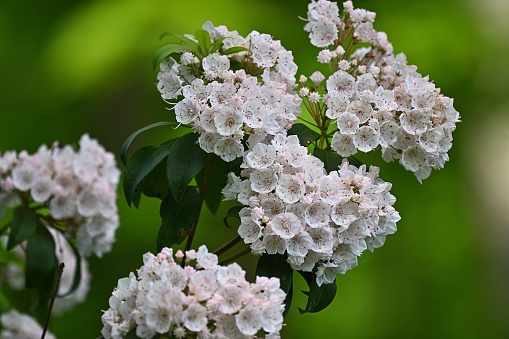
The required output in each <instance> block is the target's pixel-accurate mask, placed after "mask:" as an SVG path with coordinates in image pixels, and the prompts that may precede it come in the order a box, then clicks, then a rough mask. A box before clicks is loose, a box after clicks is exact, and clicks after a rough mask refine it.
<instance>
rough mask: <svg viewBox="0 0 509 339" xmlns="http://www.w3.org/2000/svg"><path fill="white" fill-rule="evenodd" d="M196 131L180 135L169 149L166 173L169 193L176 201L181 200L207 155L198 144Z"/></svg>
mask: <svg viewBox="0 0 509 339" xmlns="http://www.w3.org/2000/svg"><path fill="white" fill-rule="evenodd" d="M198 137H199V134H198V133H188V134H185V135H183V136H181V137H180V138H179V139H178V140H177V141H175V143H174V144H173V147H172V148H171V150H170V153H169V155H168V163H167V165H166V174H167V176H168V183H169V184H170V188H171V193H172V194H173V197H174V198H175V200H176V201H181V200H182V196H183V195H184V192H185V191H186V188H187V185H189V183H190V182H191V180H193V178H194V177H195V176H196V175H197V174H198V173H200V171H201V170H202V168H203V167H204V166H205V163H206V162H207V159H208V158H209V155H208V154H207V153H206V152H205V151H204V150H202V149H201V147H200V145H199V144H198Z"/></svg>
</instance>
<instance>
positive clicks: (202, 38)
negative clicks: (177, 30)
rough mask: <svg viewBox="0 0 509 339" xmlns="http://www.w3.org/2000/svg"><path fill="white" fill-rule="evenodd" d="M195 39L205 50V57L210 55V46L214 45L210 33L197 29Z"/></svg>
mask: <svg viewBox="0 0 509 339" xmlns="http://www.w3.org/2000/svg"><path fill="white" fill-rule="evenodd" d="M194 37H195V38H196V40H198V42H199V43H200V47H201V49H202V50H203V52H204V54H205V56H207V55H209V51H210V45H211V43H212V42H211V41H210V34H209V32H208V31H207V30H205V29H197V30H196V33H195V34H194Z"/></svg>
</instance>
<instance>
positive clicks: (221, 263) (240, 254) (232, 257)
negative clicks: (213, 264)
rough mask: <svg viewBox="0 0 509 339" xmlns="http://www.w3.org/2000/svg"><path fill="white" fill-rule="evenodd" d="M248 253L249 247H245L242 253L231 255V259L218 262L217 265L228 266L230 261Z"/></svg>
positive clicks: (249, 251)
mask: <svg viewBox="0 0 509 339" xmlns="http://www.w3.org/2000/svg"><path fill="white" fill-rule="evenodd" d="M248 253H251V248H250V247H246V248H245V249H243V250H242V251H240V252H238V253H236V254H234V255H232V256H231V257H228V258H225V259H223V260H219V263H218V264H219V265H226V264H229V263H231V262H232V261H234V260H236V259H238V258H240V257H242V256H244V255H246V254H248Z"/></svg>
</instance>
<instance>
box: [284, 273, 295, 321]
mask: <svg viewBox="0 0 509 339" xmlns="http://www.w3.org/2000/svg"><path fill="white" fill-rule="evenodd" d="M292 299H293V281H292V283H291V284H290V289H289V290H288V293H287V294H286V298H285V301H284V303H285V310H284V312H283V318H284V317H286V315H287V314H288V311H290V305H291V304H292Z"/></svg>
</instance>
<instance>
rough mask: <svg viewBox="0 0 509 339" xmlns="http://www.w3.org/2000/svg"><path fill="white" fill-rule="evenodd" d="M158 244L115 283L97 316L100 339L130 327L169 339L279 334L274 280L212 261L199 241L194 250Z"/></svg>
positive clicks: (279, 306) (213, 257)
mask: <svg viewBox="0 0 509 339" xmlns="http://www.w3.org/2000/svg"><path fill="white" fill-rule="evenodd" d="M183 257H184V255H183V253H182V252H181V251H178V252H177V253H176V254H175V259H176V260H175V259H174V257H173V250H172V249H170V248H164V249H163V250H162V251H161V252H160V253H159V254H157V256H155V255H153V254H151V253H147V254H145V255H144V256H143V262H144V265H143V266H142V267H141V268H140V269H139V270H138V276H137V277H136V275H135V274H134V273H131V274H130V275H129V277H128V278H122V279H120V280H119V281H118V286H117V288H116V289H115V291H114V292H113V295H112V296H111V297H110V300H109V304H110V308H109V309H108V310H107V311H106V312H105V313H104V314H103V316H102V322H103V324H104V327H103V330H102V334H103V336H104V337H105V338H115V339H116V338H123V337H124V336H126V335H127V333H129V332H130V331H131V330H133V331H135V332H136V335H137V336H138V337H139V338H152V337H153V336H154V335H155V334H156V333H159V334H169V335H170V336H173V337H175V338H196V337H198V338H225V339H226V338H252V336H254V335H256V334H257V333H258V332H260V331H261V330H263V331H264V332H266V333H267V334H266V338H273V339H275V338H279V331H280V330H281V327H282V323H283V310H284V305H283V301H284V299H285V297H286V294H285V293H284V292H283V291H282V290H281V289H280V288H279V286H280V285H279V279H277V278H270V279H269V278H266V277H257V278H256V283H254V284H253V283H249V282H247V281H246V279H245V277H244V276H245V271H244V270H242V268H241V267H240V266H239V265H238V264H236V263H233V264H230V265H228V266H220V265H218V259H217V256H216V255H214V254H212V253H209V252H208V250H207V248H206V247H205V246H204V245H203V246H201V247H200V248H199V249H198V251H194V250H191V251H188V252H186V255H185V258H186V259H185V264H187V266H184V263H183V262H182V258H183Z"/></svg>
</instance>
